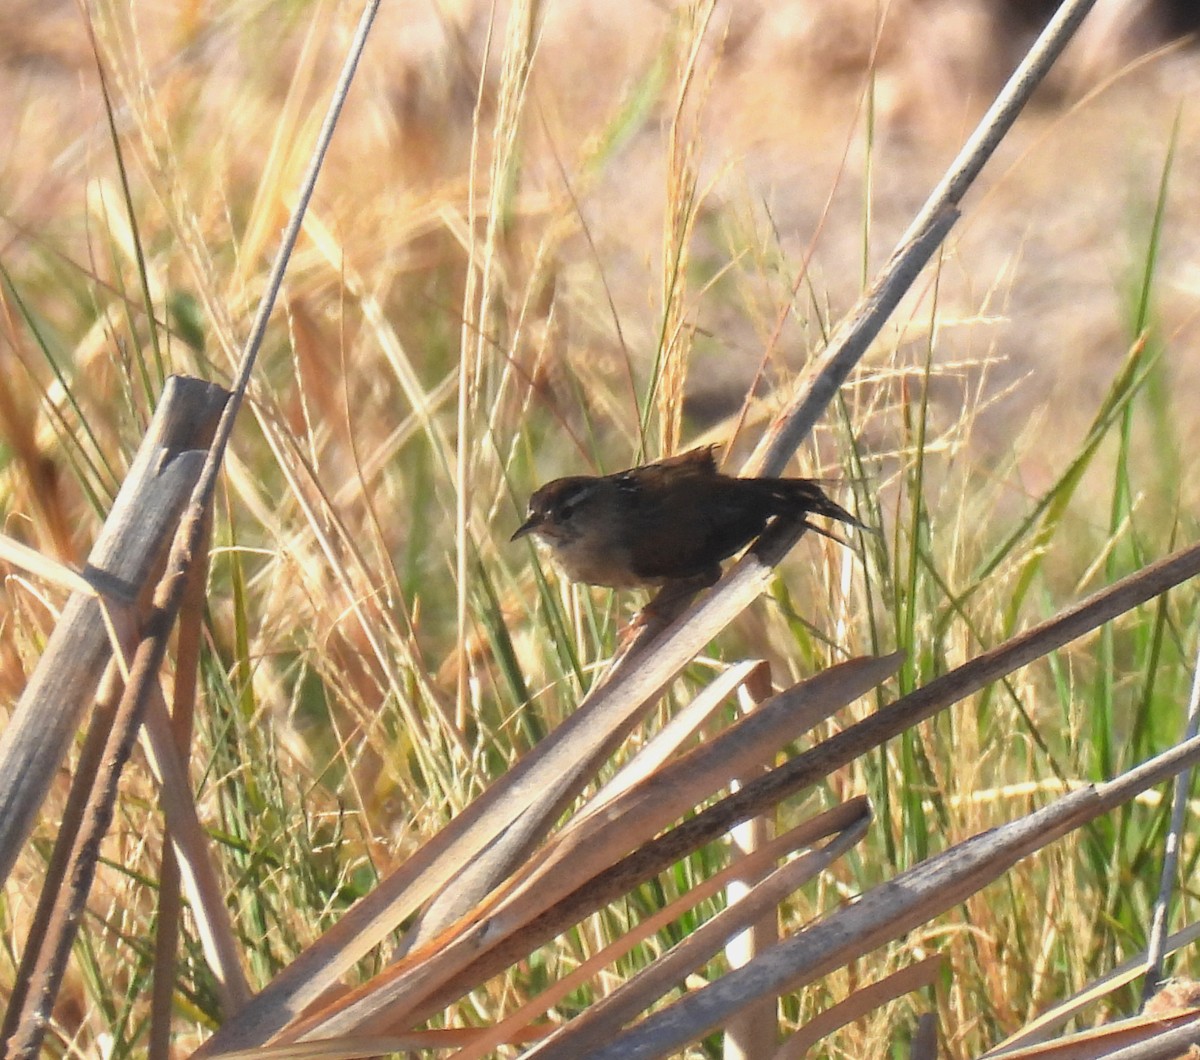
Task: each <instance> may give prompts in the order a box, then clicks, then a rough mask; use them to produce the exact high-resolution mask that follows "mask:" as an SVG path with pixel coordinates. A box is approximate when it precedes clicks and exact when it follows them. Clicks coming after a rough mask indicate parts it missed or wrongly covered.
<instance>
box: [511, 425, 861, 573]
mask: <svg viewBox="0 0 1200 1060" xmlns="http://www.w3.org/2000/svg"><path fill="white" fill-rule="evenodd" d="M808 514H815V515H823V516H826V517H828V518H830V519H837V520H838V521H840V522H843V523H847V524H848V525H850V526H856V527H859V528H861V529H864V530H865V529H868V528H867V527H866V526H865V525H864V524H863V523H860V522H859V521H858V520H857V519H855V518H854V516H853V515H851V514H850V513H849V512H848V511H846V510H845V509H844V508H842V507H841V506H839V505H837V504H835V503H834V502H833V501H831V500H830V499H829V498H828V497H826V496H825V494H824V493H823V492H822V490H821V488H820V487H819V486H818V485H817V484H816V483H815V482H813V481H812V480H811V479H803V478H734V477H733V476H730V475H723V474H721V473H720V472H719V471H718V470H717V464H716V460H715V459H714V458H713V447H708V448H705V449H694V450H692V451H691V452H687V453H682V454H681V455H679V456H674V457H671V458H669V459H667V460H660V461H658V462H657V463H655V464H646V465H644V466H643V467H634V468H630V469H629V470H627V471H618V472H617V473H616V474H614V475H603V476H600V477H597V476H591V475H576V476H573V477H571V478H560V479H555V480H554V481H553V482H548V483H547V484H546V485H544V486H542V487H541V489H539V490H538V491H537V492H536V493H534V495H533V496H532V497H530V498H529V517H528V518H527V519H526V520H525V522H523V523H522V524H521V525H520V526H519V527H518V528H517V532H516V533H515V534H513V536H512V538H511V540H513V541H516V540H517V538H519V537H524V536H525V535H526V534H535V535H536V536H537V537H538V538H539V539H540V540H541V541H542V542H544V543H545V544H546V545H547V546H548V548H549V551H550V554H551V556H552V558H553V559H554V562H555V563H556V564H557V565H558V566H559V567H560V568H561V569H562V571H563V573H564V574H565V575H566V576H567V577H568V578H570V579H571V580H572V581H577V582H586V583H587V584H589V585H606V586H609V587H610V588H613V589H627V588H632V587H634V586H656V585H664V584H666V583H668V582H679V581H687V582H693V583H695V585H696V586H697V587H700V588H702V587H704V586H707V585H712V584H713V583H714V582H715V581H716V580H717V579H718V578H719V577H720V576H721V561H722V560H723V559H728V558H729V557H730V556H732V555H733V554H734V553H735V552H737V551H738V550H739V549H741V548H743V547H745V546H746V545H748V544H749V543H750V542H751V541H753V540H754V539H755V538H756V537H758V536H759V534H761V533H762V532H763V530H764V529H765V528H766V525H767V523H768V522H770V521H771V520H772V519H773V518H775V517H776V516H782V517H794V518H800V517H803V516H805V515H808Z"/></svg>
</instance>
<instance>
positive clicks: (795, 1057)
mask: <svg viewBox="0 0 1200 1060" xmlns="http://www.w3.org/2000/svg"><path fill="white" fill-rule="evenodd" d="M945 963H946V959H945V957H943V956H942V955H941V954H935V955H934V956H932V957H926V958H925V959H924V960H923V961H917V963H916V964H910V965H908V966H907V967H905V968H901V969H900V970H899V971H898V972H892V974H891V975H888V976H885V977H884V978H882V979H880V980H878V981H877V982H874V983H868V984H867V985H866V986H860V987H857V988H856V989H855V991H854V993H852V994H851V995H850V996H849V997H847V998H843V999H842V1000H841V1001H839V1002H838V1003H837V1004H836V1005H830V1006H829V1008H827V1009H826V1010H825V1011H824V1012H821V1013H819V1014H818V1015H816V1016H814V1017H813V1018H812V1019H811V1020H809V1021H808V1022H807V1023H805V1024H804V1025H803V1026H802V1027H800V1028H798V1029H797V1030H796V1031H794V1032H793V1033H792V1034H790V1035H788V1037H787V1039H786V1041H784V1043H783V1044H782V1045H780V1046H779V1048H778V1049H777V1050H776V1051H775V1052H774V1053H772V1054H771V1060H804V1057H806V1056H807V1055H808V1052H809V1050H810V1049H812V1048H813V1047H814V1046H815V1045H816V1044H817V1042H819V1041H821V1040H822V1039H824V1038H828V1037H829V1035H831V1034H833V1032H834V1031H836V1030H840V1029H841V1028H842V1027H845V1026H846V1025H847V1024H850V1023H853V1022H854V1021H855V1020H857V1019H861V1018H862V1017H863V1016H866V1015H867V1014H868V1013H871V1012H874V1011H875V1009H877V1008H882V1007H883V1006H884V1005H886V1004H888V1003H889V1002H891V1001H895V1000H896V999H897V998H899V997H903V996H904V995H905V994H912V993H915V992H916V991H918V990H925V989H927V988H928V987H931V986H933V985H934V984H935V983H936V982H937V980H938V976H939V975H941V972H942V966H943V965H944V964H945ZM760 1055H762V1056H766V1055H767V1054H766V1053H762V1054H760ZM934 1055H935V1056H936V1053H935V1054H934Z"/></svg>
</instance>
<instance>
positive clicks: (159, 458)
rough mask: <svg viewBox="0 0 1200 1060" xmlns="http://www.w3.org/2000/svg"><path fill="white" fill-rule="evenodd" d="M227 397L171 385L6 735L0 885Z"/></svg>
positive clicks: (0, 742)
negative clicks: (119, 607)
mask: <svg viewBox="0 0 1200 1060" xmlns="http://www.w3.org/2000/svg"><path fill="white" fill-rule="evenodd" d="M225 396H226V395H225V391H223V390H221V388H220V387H217V386H213V385H212V384H208V383H202V382H199V381H194V380H193V381H190V382H186V383H185V382H182V381H178V380H176V381H174V382H168V385H167V387H166V388H165V389H164V391H163V399H162V401H161V403H160V404H159V407H158V409H157V410H156V412H155V414H154V418H153V419H152V420H151V423H150V427H149V428H148V430H147V432H146V436H145V437H144V438H143V439H142V444H141V446H140V447H139V449H138V451H137V455H136V456H135V457H134V461H133V464H132V466H131V467H130V469H129V474H128V475H127V476H126V479H125V482H124V484H123V485H122V487H121V490H120V492H119V493H118V494H117V498H116V500H115V501H114V502H113V507H112V511H111V512H110V513H109V515H108V518H107V519H106V520H105V522H104V526H103V528H102V529H101V531H100V534H99V535H98V536H97V538H96V543H95V545H94V546H93V548H92V551H91V554H90V555H89V557H88V564H87V567H86V568H85V570H84V576H85V577H86V578H87V580H88V582H89V583H90V584H91V585H92V587H93V590H94V591H91V592H88V593H84V592H77V593H73V594H72V595H71V598H70V599H69V600H68V601H67V603H66V606H65V607H64V608H63V610H62V614H61V616H60V618H59V620H58V622H57V624H56V625H55V628H54V632H53V633H52V634H51V635H50V639H49V641H48V642H47V644H46V650H45V651H44V652H43V653H42V657H41V658H40V659H39V660H38V664H37V667H36V669H35V670H34V672H33V675H32V676H31V677H30V679H29V682H28V684H27V685H26V686H25V691H24V692H23V693H22V694H21V698H20V699H19V700H18V702H17V705H16V708H15V709H14V711H13V716H12V718H11V719H10V720H9V723H8V725H7V727H6V728H5V729H4V732H3V734H2V735H0V877H3V878H7V877H8V874H9V873H10V872H11V871H12V868H13V865H14V864H15V863H16V860H17V856H18V855H19V854H20V852H21V848H22V847H23V846H24V845H25V840H26V839H27V838H28V836H29V833H30V830H31V829H32V828H33V821H34V817H35V816H36V814H37V811H38V808H39V807H40V806H41V804H42V802H43V801H44V800H45V797H46V795H47V793H48V792H49V790H50V783H51V781H52V779H53V778H54V775H55V773H56V771H57V770H58V767H59V765H60V764H61V763H62V760H63V758H64V757H65V756H66V753H67V748H68V747H69V745H70V742H71V739H72V738H73V737H74V735H75V732H76V730H77V729H78V728H79V721H80V718H81V717H82V716H83V712H84V711H85V710H86V709H87V705H88V704H89V703H90V702H91V701H92V696H93V693H94V692H95V689H96V685H97V682H98V681H99V680H100V675H101V674H102V673H103V672H104V667H105V664H106V661H107V660H108V658H109V657H110V654H111V646H110V643H109V633H108V630H107V629H106V628H105V619H104V608H103V607H102V605H101V603H100V601H99V600H98V599H97V598H96V596H95V592H100V593H103V594H105V595H107V596H109V597H111V598H112V599H113V600H114V602H116V603H118V604H120V603H124V604H131V603H133V602H134V601H135V600H137V599H139V598H140V599H142V600H148V598H149V589H150V587H152V586H153V584H154V582H153V579H154V577H155V575H156V573H157V572H158V571H159V570H161V569H162V564H163V560H164V557H165V554H166V549H167V546H168V545H169V543H170V540H171V534H172V533H173V532H174V529H175V526H176V525H177V523H178V520H179V516H180V513H181V512H182V511H183V509H184V506H185V505H186V504H187V500H188V496H189V494H190V492H191V489H192V486H193V485H194V483H195V482H196V479H197V477H198V475H199V472H200V465H201V463H202V461H203V456H202V455H201V454H200V453H198V452H197V450H201V449H203V447H204V446H205V445H207V444H208V441H209V439H210V438H212V432H213V426H214V422H215V417H216V414H217V413H218V412H219V411H220V408H221V405H222V404H223V403H224V400H225Z"/></svg>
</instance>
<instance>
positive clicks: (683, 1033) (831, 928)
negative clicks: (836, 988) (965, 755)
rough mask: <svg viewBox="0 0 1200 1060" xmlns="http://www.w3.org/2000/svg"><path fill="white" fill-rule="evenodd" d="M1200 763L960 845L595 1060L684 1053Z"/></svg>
mask: <svg viewBox="0 0 1200 1060" xmlns="http://www.w3.org/2000/svg"><path fill="white" fill-rule="evenodd" d="M1197 758H1200V738H1198V739H1196V740H1193V741H1189V742H1187V743H1184V744H1181V745H1180V746H1178V747H1176V748H1173V749H1172V750H1171V751H1168V752H1166V753H1165V754H1162V755H1159V756H1158V757H1157V758H1154V759H1151V760H1150V761H1149V762H1146V763H1144V764H1143V765H1141V766H1138V767H1137V768H1136V769H1133V770H1130V771H1129V772H1128V773H1126V774H1125V775H1124V776H1122V777H1121V778H1119V779H1118V780H1115V781H1112V782H1110V783H1108V784H1104V785H1099V786H1096V787H1089V788H1086V789H1083V790H1080V791H1075V792H1072V793H1070V794H1069V795H1066V796H1064V797H1062V798H1061V799H1058V800H1057V801H1055V802H1053V803H1051V804H1050V805H1049V806H1046V807H1043V808H1042V809H1040V810H1037V811H1035V812H1033V813H1031V814H1029V815H1027V816H1026V817H1023V818H1021V819H1020V820H1017V821H1013V822H1010V823H1009V824H1006V825H1002V826H1001V827H999V828H995V829H992V830H991V831H988V832H984V833H983V834H981V835H977V836H974V837H972V838H971V839H968V840H967V841H966V842H963V843H959V844H957V845H956V846H954V847H951V848H950V849H949V850H946V851H945V852H943V853H941V854H938V855H936V856H935V857H932V858H930V859H929V860H928V861H925V862H922V863H921V864H919V865H917V866H915V867H914V868H912V869H909V870H908V871H906V872H903V873H901V874H900V875H899V876H897V877H895V878H894V879H892V880H889V881H888V882H887V883H884V884H882V885H880V886H879V887H876V888H874V889H873V890H871V891H869V892H868V893H867V894H865V895H863V897H862V898H861V899H860V900H859V901H858V902H857V903H855V904H854V905H852V906H849V907H847V908H844V909H841V910H839V911H838V912H836V913H834V914H832V915H831V916H829V917H827V918H826V919H825V920H823V921H821V922H819V923H817V924H814V925H813V926H812V927H810V928H808V929H807V930H805V931H803V932H802V933H800V934H799V935H795V936H793V937H791V938H788V939H785V940H784V941H782V942H780V943H779V944H778V945H777V946H775V947H773V948H772V949H771V950H770V951H769V952H768V953H766V954H764V955H763V956H762V957H760V958H759V959H758V960H756V961H755V962H753V963H752V964H750V965H748V966H746V967H745V968H739V969H736V970H734V971H731V972H729V973H728V974H727V975H725V976H724V977H723V978H722V979H720V980H719V981H718V982H716V983H714V984H712V985H711V986H707V987H705V988H703V989H702V990H699V991H697V992H696V993H694V994H691V995H689V996H687V997H685V998H684V999H683V1000H681V1001H679V1002H677V1003H676V1004H674V1005H672V1006H670V1007H669V1008H667V1009H664V1010H663V1011H661V1012H657V1013H654V1014H653V1015H651V1016H648V1017H647V1018H646V1019H645V1020H643V1021H642V1022H640V1023H638V1024H636V1025H635V1026H634V1027H632V1028H630V1029H629V1030H627V1031H625V1032H624V1033H621V1034H619V1035H616V1036H615V1037H613V1038H610V1040H609V1042H608V1043H607V1044H606V1045H604V1046H603V1047H601V1048H598V1049H596V1050H594V1051H592V1052H590V1053H589V1054H588V1056H589V1058H590V1060H618V1058H621V1060H625V1058H628V1060H651V1058H654V1057H662V1056H669V1055H674V1054H675V1052H676V1051H677V1050H678V1049H679V1048H680V1047H681V1046H683V1045H685V1044H687V1043H688V1042H691V1041H694V1040H696V1039H697V1038H699V1037H701V1036H703V1035H704V1034H705V1033H707V1032H708V1031H709V1030H711V1029H712V1028H714V1027H718V1026H720V1025H721V1024H722V1023H724V1022H725V1021H726V1020H728V1019H729V1018H730V1016H731V1014H733V1013H734V1012H736V1011H738V1009H739V1008H740V1007H741V1006H743V1005H745V1004H746V1003H747V1002H748V1001H750V1000H753V999H756V998H763V997H769V996H777V995H779V994H781V993H784V992H786V991H790V990H795V989H798V988H799V987H801V986H803V985H804V984H805V983H809V982H812V981H813V980H814V979H816V978H817V977H818V976H821V975H824V974H826V973H828V972H831V971H833V970H834V969H836V968H839V967H841V966H842V965H844V964H845V963H846V962H848V961H851V960H853V959H855V958H857V957H860V956H862V955H863V954H864V953H868V952H870V951H871V950H872V949H874V948H876V947H877V946H879V945H881V944H882V943H884V942H886V941H888V940H890V939H893V938H896V937H897V936H899V935H901V934H903V933H904V932H906V931H909V930H911V929H913V928H915V927H917V926H919V925H921V924H923V923H925V922H927V921H928V920H930V919H931V918H932V917H934V916H937V915H938V914H940V913H942V912H945V911H946V910H947V909H950V908H951V907H953V906H955V905H957V904H958V903H959V902H961V901H963V900H964V899H965V898H967V897H969V896H970V895H972V894H974V893H976V892H977V891H979V890H980V889H981V888H983V887H984V886H986V885H987V884H988V883H991V882H992V881H994V880H996V879H998V878H999V877H1000V876H1001V875H1003V874H1004V873H1005V872H1007V871H1008V870H1009V869H1010V868H1012V866H1013V865H1015V864H1016V863H1017V862H1018V861H1019V860H1021V859H1022V858H1024V857H1027V856H1028V855H1029V854H1031V853H1033V852H1034V851H1037V850H1040V849H1042V848H1043V847H1045V846H1046V845H1048V844H1049V843H1052V842H1054V841H1055V840H1056V839H1059V838H1061V837H1062V836H1064V835H1066V834H1067V833H1068V832H1071V831H1073V830H1074V829H1076V828H1078V827H1080V826H1081V825H1083V824H1086V823H1087V822H1088V821H1091V820H1094V819H1095V818H1096V817H1098V816H1100V815H1101V814H1104V813H1107V812H1109V811H1110V810H1112V809H1114V808H1115V807H1116V806H1119V805H1121V804H1122V803H1124V802H1127V801H1129V800H1130V799H1132V798H1133V797H1134V796H1135V795H1137V794H1138V793H1139V792H1141V791H1144V790H1145V789H1146V788H1148V787H1151V786H1152V785H1154V784H1157V783H1160V782H1161V781H1163V780H1165V779H1167V778H1169V777H1171V776H1173V775H1174V774H1175V773H1177V772H1179V770H1181V769H1184V768H1186V767H1187V766H1188V765H1189V764H1190V763H1192V762H1194V761H1196V760H1197Z"/></svg>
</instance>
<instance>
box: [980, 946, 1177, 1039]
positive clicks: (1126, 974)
mask: <svg viewBox="0 0 1200 1060" xmlns="http://www.w3.org/2000/svg"><path fill="white" fill-rule="evenodd" d="M1197 939H1200V924H1196V923H1194V924H1190V925H1189V926H1188V927H1186V928H1184V930H1182V931H1177V932H1176V933H1175V934H1174V935H1171V936H1170V937H1169V938H1167V939H1166V940H1165V943H1164V947H1163V949H1164V953H1165V954H1167V955H1170V954H1172V953H1175V952H1177V951H1178V950H1181V949H1183V948H1184V947H1186V946H1190V945H1192V943H1194V942H1195V941H1196V940H1197ZM1149 966H1150V965H1149V961H1148V960H1147V958H1146V955H1145V954H1141V955H1139V956H1138V957H1135V958H1133V959H1132V960H1128V961H1125V962H1124V963H1123V964H1120V965H1118V966H1117V967H1116V968H1114V969H1113V970H1112V971H1111V972H1109V973H1108V974H1107V975H1105V976H1102V977H1101V978H1100V979H1098V980H1096V981H1095V982H1093V983H1089V984H1088V986H1087V987H1086V988H1085V989H1083V990H1080V991H1079V993H1077V994H1076V995H1075V996H1074V997H1071V998H1068V999H1067V1000H1066V1001H1063V1002H1061V1003H1060V1004H1058V1005H1055V1006H1054V1008H1052V1009H1050V1010H1049V1011H1048V1012H1043V1013H1042V1014H1041V1015H1040V1016H1038V1017H1037V1018H1036V1019H1034V1020H1031V1021H1030V1022H1029V1023H1027V1024H1026V1025H1025V1026H1024V1027H1022V1028H1021V1029H1020V1030H1019V1031H1018V1032H1017V1033H1016V1034H1013V1035H1011V1036H1009V1037H1008V1038H1006V1039H1005V1040H1004V1041H1002V1042H1000V1044H999V1045H997V1046H996V1047H995V1048H993V1049H989V1050H988V1051H987V1052H986V1053H985V1054H984V1056H985V1057H987V1058H989V1060H990V1058H991V1057H1000V1056H1003V1055H1005V1054H1007V1053H1008V1052H1010V1051H1014V1050H1019V1049H1022V1048H1024V1047H1026V1046H1030V1045H1036V1044H1037V1043H1039V1042H1044V1041H1048V1040H1049V1039H1050V1036H1051V1034H1052V1033H1053V1032H1054V1031H1055V1030H1057V1029H1058V1028H1059V1027H1062V1026H1064V1025H1065V1024H1067V1023H1069V1022H1070V1021H1071V1020H1072V1019H1074V1018H1075V1017H1076V1016H1077V1015H1079V1014H1080V1013H1081V1012H1082V1011H1083V1010H1084V1009H1085V1008H1087V1007H1088V1006H1090V1005H1094V1004H1096V1002H1098V1001H1099V1000H1100V999H1101V998H1103V997H1106V996H1107V995H1109V994H1111V993H1112V992H1113V991H1115V990H1117V989H1119V988H1120V987H1122V986H1125V985H1126V984H1127V983H1132V982H1133V981H1134V980H1135V979H1137V978H1139V977H1140V976H1142V975H1144V974H1145V973H1146V970H1147V968H1149Z"/></svg>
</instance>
